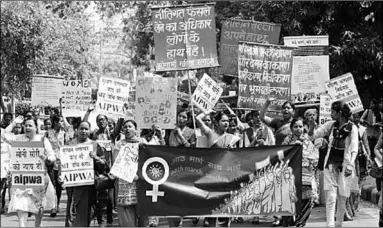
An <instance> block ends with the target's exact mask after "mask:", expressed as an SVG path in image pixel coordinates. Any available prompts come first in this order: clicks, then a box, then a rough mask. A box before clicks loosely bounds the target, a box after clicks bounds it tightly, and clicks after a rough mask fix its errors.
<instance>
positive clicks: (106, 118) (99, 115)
mask: <svg viewBox="0 0 383 228" xmlns="http://www.w3.org/2000/svg"><path fill="white" fill-rule="evenodd" d="M101 116H104V117H105V120H106V121H107V122H108V121H109V120H108V117H107V116H105V115H104V114H98V115H97V117H96V121H98V119H99V118H100V117H101Z"/></svg>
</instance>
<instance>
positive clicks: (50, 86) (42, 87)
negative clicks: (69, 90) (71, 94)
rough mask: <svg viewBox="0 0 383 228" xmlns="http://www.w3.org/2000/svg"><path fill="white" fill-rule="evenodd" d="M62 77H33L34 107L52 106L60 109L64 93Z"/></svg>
mask: <svg viewBox="0 0 383 228" xmlns="http://www.w3.org/2000/svg"><path fill="white" fill-rule="evenodd" d="M62 81H63V78H62V77H56V76H51V75H34V76H33V77H32V97H31V100H32V106H36V105H42V106H46V105H51V106H54V107H58V106H59V105H60V104H59V99H60V97H61V92H62Z"/></svg>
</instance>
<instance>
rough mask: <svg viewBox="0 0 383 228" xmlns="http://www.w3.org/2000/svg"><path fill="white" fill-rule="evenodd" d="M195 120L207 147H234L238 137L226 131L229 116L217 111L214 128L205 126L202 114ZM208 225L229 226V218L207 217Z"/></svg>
mask: <svg viewBox="0 0 383 228" xmlns="http://www.w3.org/2000/svg"><path fill="white" fill-rule="evenodd" d="M196 121H197V124H198V125H199V126H200V129H201V131H202V133H203V134H205V135H206V137H207V145H208V147H209V148H234V147H235V144H236V143H237V142H238V141H239V140H240V138H239V137H237V136H235V135H233V134H230V133H227V130H228V128H229V117H228V116H227V115H226V114H224V113H222V112H218V113H217V114H216V116H215V122H216V128H215V130H213V129H211V128H209V127H208V126H206V124H205V123H204V122H203V121H202V115H199V116H197V118H196ZM216 223H218V224H216ZM209 226H210V227H214V226H222V227H229V226H230V218H216V219H215V218H214V219H209Z"/></svg>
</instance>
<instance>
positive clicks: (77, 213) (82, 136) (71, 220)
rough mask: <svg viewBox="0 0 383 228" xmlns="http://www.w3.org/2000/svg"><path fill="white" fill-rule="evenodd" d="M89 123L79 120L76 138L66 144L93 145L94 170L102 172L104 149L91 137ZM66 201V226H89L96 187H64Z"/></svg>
mask: <svg viewBox="0 0 383 228" xmlns="http://www.w3.org/2000/svg"><path fill="white" fill-rule="evenodd" d="M89 136H90V123H89V122H88V121H81V122H80V125H79V127H78V130H77V138H75V139H73V140H71V141H69V143H68V145H70V146H75V145H89V144H90V145H93V151H91V152H90V157H91V158H93V162H94V172H95V174H97V173H103V172H104V171H105V169H107V162H106V160H105V155H104V150H103V149H102V148H101V147H99V146H98V145H97V143H96V142H95V141H93V140H91V139H89ZM66 191H67V195H68V202H67V208H66V219H65V226H66V227H89V225H90V220H91V213H94V212H95V205H96V201H97V196H96V193H97V192H96V188H95V186H94V185H85V186H76V187H67V188H66Z"/></svg>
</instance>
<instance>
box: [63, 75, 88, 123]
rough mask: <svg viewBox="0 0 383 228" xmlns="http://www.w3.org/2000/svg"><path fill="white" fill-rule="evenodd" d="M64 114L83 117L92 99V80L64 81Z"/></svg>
mask: <svg viewBox="0 0 383 228" xmlns="http://www.w3.org/2000/svg"><path fill="white" fill-rule="evenodd" d="M62 86H63V92H62V96H63V100H62V112H63V116H71V117H83V116H84V115H85V112H86V111H87V110H88V107H89V104H90V102H91V101H92V88H91V85H90V80H88V79H85V80H65V81H63V84H62Z"/></svg>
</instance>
